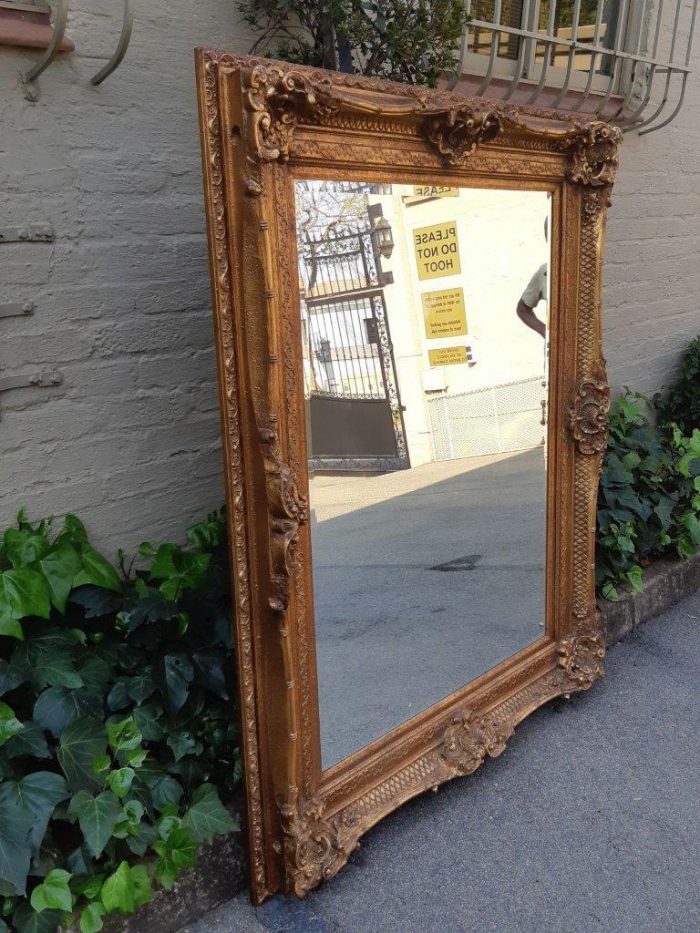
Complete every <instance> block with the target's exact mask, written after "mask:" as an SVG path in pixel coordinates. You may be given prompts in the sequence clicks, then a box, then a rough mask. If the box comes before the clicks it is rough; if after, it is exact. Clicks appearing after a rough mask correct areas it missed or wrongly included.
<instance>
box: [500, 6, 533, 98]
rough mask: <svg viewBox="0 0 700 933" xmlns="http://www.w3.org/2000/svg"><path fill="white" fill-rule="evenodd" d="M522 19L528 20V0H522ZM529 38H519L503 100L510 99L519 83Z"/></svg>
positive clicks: (527, 21)
mask: <svg viewBox="0 0 700 933" xmlns="http://www.w3.org/2000/svg"><path fill="white" fill-rule="evenodd" d="M522 21H523V22H525V23H529V22H530V0H524V3H523V9H522ZM530 42H531V40H530V39H525V38H523V39H521V40H520V48H519V49H518V61H517V62H516V65H515V72H514V73H513V80H512V81H511V82H510V84H509V85H508V90H507V91H506V93H505V95H504V97H503V100H510V98H511V96H512V94H513V92H514V91H515V89H516V87H517V86H518V85H519V84H520V79H521V77H522V73H523V64H524V62H525V53H526V52H528V53H529V51H530Z"/></svg>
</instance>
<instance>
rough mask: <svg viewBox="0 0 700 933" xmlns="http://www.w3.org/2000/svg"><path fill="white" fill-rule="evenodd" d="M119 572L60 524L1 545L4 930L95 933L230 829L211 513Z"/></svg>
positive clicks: (217, 540)
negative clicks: (183, 537)
mask: <svg viewBox="0 0 700 933" xmlns="http://www.w3.org/2000/svg"><path fill="white" fill-rule="evenodd" d="M187 541H188V544H187V545H186V546H185V547H180V546H178V545H175V544H163V545H161V546H160V547H158V548H154V547H152V546H151V545H150V544H145V545H142V546H141V548H140V549H139V558H137V561H138V566H137V567H136V569H135V564H136V561H132V563H131V565H130V566H128V567H127V566H126V564H125V561H124V556H123V555H121V572H118V571H117V570H116V569H115V567H113V566H112V565H111V564H110V563H109V562H108V561H107V560H106V559H105V558H104V557H102V556H101V555H100V554H99V553H98V552H97V551H96V550H95V549H94V548H93V547H92V546H91V545H90V544H89V541H88V537H87V534H86V532H85V529H84V527H83V526H82V524H81V523H80V522H79V521H78V519H77V518H75V517H74V516H70V515H69V516H67V517H66V518H65V520H64V521H63V523H62V525H61V526H60V527H56V526H55V524H54V523H53V522H52V521H50V520H46V521H42V522H38V523H36V524H31V523H30V522H29V521H28V520H27V518H26V517H25V516H24V515H23V514H21V515H20V516H19V519H18V524H17V527H16V528H10V529H7V531H6V532H5V533H4V535H3V536H2V538H1V539H0V580H1V581H2V582H1V583H0V698H2V699H1V700H0V917H1V918H2V919H0V930H12V931H16V933H54V931H56V930H57V929H58V927H59V926H61V925H62V926H67V925H71V924H72V925H73V926H75V927H76V928H79V929H80V930H81V933H98V931H99V930H101V929H102V928H103V923H104V918H105V917H106V916H107V915H108V914H110V913H112V912H114V911H122V912H125V913H130V912H132V911H134V910H136V909H137V908H138V907H139V906H141V905H142V904H144V903H146V902H147V901H148V900H149V899H150V898H151V897H152V894H153V883H154V882H157V883H159V884H162V885H165V886H171V885H172V884H174V883H175V881H176V880H177V878H178V876H179V874H180V872H182V871H183V869H185V868H188V867H190V866H191V865H193V864H194V863H195V861H196V857H197V850H198V848H199V846H200V845H201V844H202V843H203V842H206V841H207V840H209V839H211V838H213V837H214V836H216V835H220V834H223V833H228V832H231V831H232V830H234V829H236V828H237V826H236V823H235V821H234V819H233V818H232V817H231V814H230V812H229V810H228V809H227V808H226V807H225V806H224V805H223V804H222V802H221V799H222V797H223V799H225V800H227V801H230V800H231V797H232V794H233V792H234V790H235V787H236V785H237V783H238V780H239V774H240V764H239V759H238V749H237V735H236V728H235V710H234V708H233V700H232V697H233V684H232V671H233V665H232V663H231V650H232V643H231V635H230V600H229V583H228V571H227V553H226V541H225V523H224V519H223V516H222V515H221V514H213V515H210V516H209V517H208V518H207V520H206V521H204V522H202V523H200V524H198V525H195V526H194V527H193V528H191V529H190V530H189V531H188V533H187Z"/></svg>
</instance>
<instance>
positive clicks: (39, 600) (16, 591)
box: [0, 567, 51, 619]
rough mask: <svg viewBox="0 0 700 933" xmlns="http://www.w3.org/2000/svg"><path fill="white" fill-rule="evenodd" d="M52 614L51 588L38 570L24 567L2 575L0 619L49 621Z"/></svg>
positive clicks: (0, 584) (7, 571)
mask: <svg viewBox="0 0 700 933" xmlns="http://www.w3.org/2000/svg"><path fill="white" fill-rule="evenodd" d="M50 612H51V606H50V600H49V587H48V584H47V582H46V580H45V579H44V577H43V576H42V574H40V573H39V572H38V571H37V570H31V569H30V568H28V567H24V568H21V569H19V570H5V571H3V572H2V573H0V617H2V616H3V615H4V614H8V615H10V616H11V617H12V618H13V619H24V618H26V617H27V616H39V618H41V619H48V617H49V614H50Z"/></svg>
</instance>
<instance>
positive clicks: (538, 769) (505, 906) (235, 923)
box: [183, 593, 700, 933]
mask: <svg viewBox="0 0 700 933" xmlns="http://www.w3.org/2000/svg"><path fill="white" fill-rule="evenodd" d="M607 671H608V673H607V676H606V678H605V680H604V681H602V682H601V683H599V684H597V685H596V686H595V687H594V688H593V689H592V690H591V691H590V692H589V693H587V694H584V695H582V696H579V697H576V698H574V699H573V700H572V701H571V702H569V703H558V704H550V705H548V706H547V707H545V708H544V709H541V710H539V711H538V712H537V713H535V714H534V715H533V716H531V717H530V718H529V719H528V720H526V721H525V722H524V723H523V724H522V725H521V726H519V727H518V729H517V731H516V734H515V736H514V737H513V738H512V739H511V741H510V744H509V747H508V749H507V750H506V752H505V753H504V754H503V755H502V756H501V757H500V758H497V759H495V760H493V761H489V762H487V764H486V765H485V766H484V767H483V768H482V769H481V770H480V771H479V772H477V773H476V774H475V775H473V776H472V777H470V778H467V779H464V780H457V781H453V782H451V783H450V784H448V785H445V786H444V787H443V788H442V789H441V791H440V792H438V793H437V794H426V795H424V796H422V797H420V798H418V799H416V800H414V801H412V802H411V803H409V804H407V805H406V806H405V807H403V808H402V809H401V810H399V811H397V812H396V813H395V814H393V815H392V816H390V817H389V818H388V819H386V820H384V821H383V822H382V823H380V824H379V825H378V826H377V827H375V829H374V830H372V831H371V832H370V833H368V834H367V836H365V837H364V839H363V841H362V848H361V849H360V850H359V851H358V852H357V853H356V854H355V855H354V856H353V857H352V859H351V863H350V865H349V866H348V867H346V868H345V869H344V870H343V871H342V872H341V873H340V874H339V875H338V876H337V877H336V878H335V879H334V880H333V881H332V882H331V883H330V884H328V885H325V886H323V887H321V888H320V889H318V890H317V891H315V892H313V893H312V894H311V895H309V896H308V897H307V898H306V899H305V900H304V901H295V900H293V899H287V898H275V899H273V900H272V901H270V902H268V903H267V904H265V905H263V907H262V908H260V909H259V910H257V911H254V910H253V909H252V908H251V907H250V906H249V904H248V903H247V901H246V899H245V895H241V896H240V897H238V898H236V899H235V900H234V901H231V902H229V903H228V904H224V905H222V907H220V908H219V909H218V910H216V911H214V912H213V913H211V914H209V915H208V916H206V917H204V918H202V920H200V921H199V922H198V923H196V924H192V925H190V926H188V927H187V928H186V929H185V931H183V933H414V931H415V933H591V931H605V933H698V931H700V884H699V882H700V867H699V866H700V818H699V815H698V813H699V810H700V807H699V799H698V798H699V790H700V741H699V735H698V733H699V731H700V593H699V594H696V595H694V596H692V597H689V598H688V599H687V600H685V601H684V602H682V603H680V604H679V605H678V606H676V607H675V608H674V609H672V610H671V611H670V612H667V613H666V614H664V615H663V616H660V617H658V618H657V619H655V620H653V621H651V622H649V623H648V624H647V625H646V626H644V627H643V628H641V629H639V630H637V632H635V633H634V634H633V635H632V636H630V637H629V638H628V639H627V640H626V641H624V642H622V643H621V644H619V645H617V646H615V647H614V648H613V649H611V651H610V653H609V655H608V661H607Z"/></svg>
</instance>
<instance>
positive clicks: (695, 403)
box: [654, 337, 700, 435]
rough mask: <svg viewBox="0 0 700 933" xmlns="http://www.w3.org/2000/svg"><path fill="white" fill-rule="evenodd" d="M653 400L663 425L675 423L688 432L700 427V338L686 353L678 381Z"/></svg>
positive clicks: (687, 433) (696, 339) (684, 432)
mask: <svg viewBox="0 0 700 933" xmlns="http://www.w3.org/2000/svg"><path fill="white" fill-rule="evenodd" d="M654 403H655V405H656V409H657V411H658V413H659V422H660V423H661V424H676V425H678V427H679V428H680V430H681V431H682V432H683V434H686V435H689V434H692V433H693V430H694V429H695V428H698V427H700V337H696V338H695V340H693V341H692V343H691V344H690V346H689V347H688V349H687V350H686V351H685V353H684V354H683V358H682V360H681V365H680V369H679V373H678V379H677V380H676V382H675V383H674V384H673V385H672V386H671V388H670V389H667V390H666V391H665V392H661V393H659V394H658V395H657V396H655V397H654Z"/></svg>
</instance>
